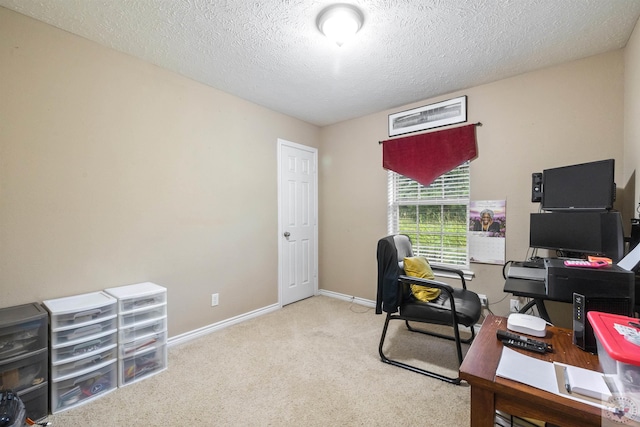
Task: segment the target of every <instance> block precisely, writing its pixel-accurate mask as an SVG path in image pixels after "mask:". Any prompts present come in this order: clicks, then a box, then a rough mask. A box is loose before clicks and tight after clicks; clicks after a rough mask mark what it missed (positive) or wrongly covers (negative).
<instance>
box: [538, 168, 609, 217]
mask: <svg viewBox="0 0 640 427" xmlns="http://www.w3.org/2000/svg"><path fill="white" fill-rule="evenodd" d="M614 173H615V161H614V160H613V159H608V160H600V161H597V162H590V163H581V164H577V165H571V166H563V167H559V168H553V169H545V170H544V171H543V172H542V209H543V210H546V211H568V210H592V211H597V210H608V209H611V208H613V201H614V200H615V191H616V190H615V182H614Z"/></svg>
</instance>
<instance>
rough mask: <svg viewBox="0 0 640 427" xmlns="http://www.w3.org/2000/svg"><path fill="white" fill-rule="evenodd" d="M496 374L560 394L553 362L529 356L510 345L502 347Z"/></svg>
mask: <svg viewBox="0 0 640 427" xmlns="http://www.w3.org/2000/svg"><path fill="white" fill-rule="evenodd" d="M496 376H499V377H503V378H507V379H510V380H513V381H518V382H520V383H523V384H527V385H530V386H532V387H535V388H539V389H542V390H546V391H548V392H551V393H554V394H558V391H559V390H558V382H557V381H556V373H555V369H554V367H553V363H551V362H545V361H544V360H539V359H536V358H533V357H529V356H527V355H525V354H522V353H518V352H517V351H515V350H512V349H510V348H508V347H503V348H502V356H501V357H500V362H499V363H498V369H497V370H496Z"/></svg>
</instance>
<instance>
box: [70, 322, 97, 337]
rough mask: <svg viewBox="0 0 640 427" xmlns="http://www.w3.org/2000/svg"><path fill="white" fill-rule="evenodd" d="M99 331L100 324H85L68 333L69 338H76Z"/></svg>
mask: <svg viewBox="0 0 640 427" xmlns="http://www.w3.org/2000/svg"><path fill="white" fill-rule="evenodd" d="M100 331H102V326H100V325H91V326H85V327H84V328H79V329H76V330H75V331H73V333H71V334H69V338H71V337H73V338H78V337H82V336H85V335H91V334H96V333H98V332H100Z"/></svg>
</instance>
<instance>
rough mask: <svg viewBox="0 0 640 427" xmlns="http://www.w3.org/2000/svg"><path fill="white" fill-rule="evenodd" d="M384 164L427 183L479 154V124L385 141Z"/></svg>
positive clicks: (383, 165) (422, 182) (423, 183)
mask: <svg viewBox="0 0 640 427" xmlns="http://www.w3.org/2000/svg"><path fill="white" fill-rule="evenodd" d="M382 144H383V145H382V167H383V168H385V169H388V170H392V171H394V172H397V173H399V174H401V175H404V176H406V177H409V178H411V179H413V180H414V181H417V182H419V183H420V184H422V185H424V186H428V185H429V184H431V183H432V182H433V181H434V180H435V179H436V178H438V177H439V176H440V175H442V174H444V173H447V172H449V171H450V170H453V169H455V168H456V167H458V166H460V165H461V164H462V163H464V162H466V161H467V160H472V159H474V158H475V157H476V156H477V155H478V151H477V146H476V124H472V125H467V126H460V127H457V128H453V129H445V130H440V131H436V132H430V133H423V134H420V135H413V136H406V137H403V138H396V139H388V140H386V141H382Z"/></svg>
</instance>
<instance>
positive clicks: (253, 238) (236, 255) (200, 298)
mask: <svg viewBox="0 0 640 427" xmlns="http://www.w3.org/2000/svg"><path fill="white" fill-rule="evenodd" d="M0 71H1V72H0V75H2V78H1V79H0V93H1V94H2V96H1V97H0V288H1V289H2V292H1V293H0V295H1V296H0V307H5V306H11V305H16V304H21V303H27V302H31V301H42V300H44V299H50V298H58V297H63V296H68V295H74V294H78V293H84V292H92V291H97V290H101V289H104V288H107V287H112V286H120V285H126V284H131V283H137V282H143V281H153V282H156V283H158V284H160V285H163V286H166V287H167V288H168V298H169V307H168V310H169V334H170V336H174V335H176V334H181V333H184V332H187V331H191V330H194V329H197V328H200V327H203V326H207V325H210V324H213V323H215V322H217V321H220V320H224V319H228V318H230V317H233V316H237V315H240V314H244V313H247V312H250V311H252V310H255V309H259V308H263V307H266V306H268V305H271V304H275V303H277V302H278V288H277V279H278V276H277V271H278V262H277V248H278V240H277V226H278V223H277V218H278V216H277V212H278V206H277V157H276V156H277V150H276V147H277V139H278V138H284V139H287V140H290V141H295V142H298V143H300V144H305V145H309V146H314V147H318V146H319V136H320V132H319V128H317V127H316V126H313V125H310V124H308V123H304V122H302V121H299V120H295V119H293V118H290V117H287V116H284V115H282V114H278V113H275V112H273V111H270V110H268V109H265V108H262V107H259V106H257V105H255V104H252V103H249V102H246V101H244V100H241V99H239V98H237V97H233V96H230V95H228V94H225V93H223V92H220V91H218V90H215V89H212V88H210V87H207V86H204V85H202V84H199V83H196V82H194V81H192V80H189V79H187V78H184V77H182V76H179V75H177V74H174V73H171V72H168V71H166V70H163V69H160V68H158V67H155V66H153V65H151V64H149V63H145V62H142V61H140V60H137V59H134V58H132V57H130V56H127V55H124V54H121V53H118V52H116V51H113V50H111V49H107V48H105V47H102V46H99V45H97V44H95V43H93V42H89V41H87V40H85V39H82V38H80V37H77V36H74V35H71V34H69V33H66V32H63V31H60V30H58V29H56V28H54V27H51V26H49V25H46V24H44V23H41V22H38V21H35V20H32V19H30V18H27V17H25V16H22V15H19V14H17V13H14V12H11V11H9V10H7V9H4V8H0ZM213 292H218V293H219V294H220V305H219V306H218V307H216V308H212V307H211V306H210V301H211V298H210V295H211V293H213Z"/></svg>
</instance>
